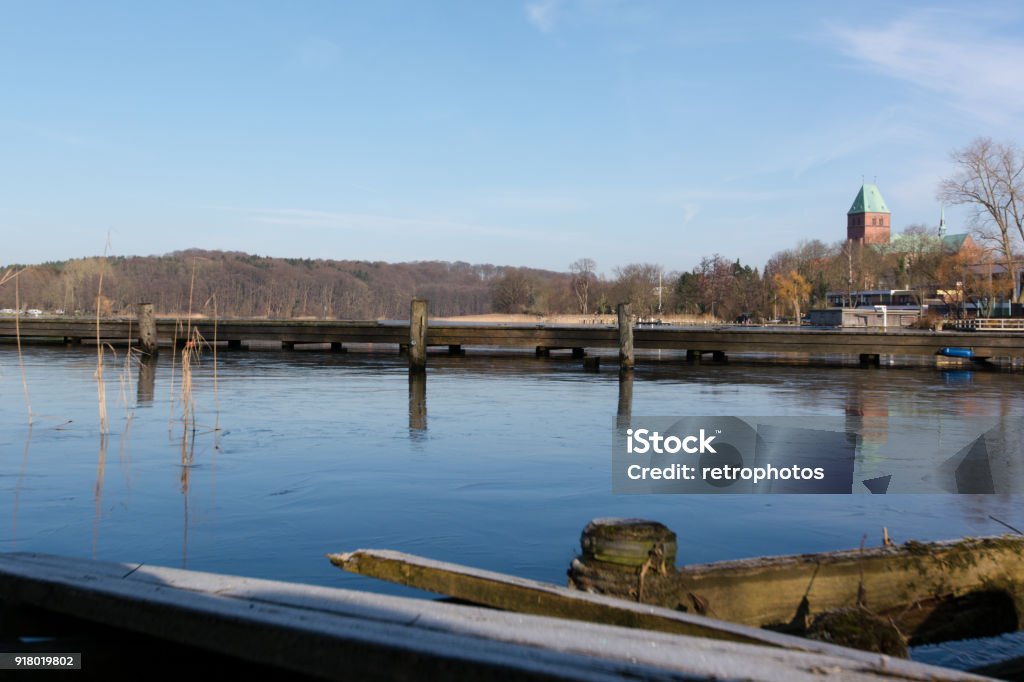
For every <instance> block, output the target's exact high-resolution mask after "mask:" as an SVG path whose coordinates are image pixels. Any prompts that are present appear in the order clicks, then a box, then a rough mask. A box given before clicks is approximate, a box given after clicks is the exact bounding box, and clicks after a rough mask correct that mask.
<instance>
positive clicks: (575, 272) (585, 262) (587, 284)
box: [569, 258, 596, 315]
mask: <svg viewBox="0 0 1024 682" xmlns="http://www.w3.org/2000/svg"><path fill="white" fill-rule="evenodd" d="M595 267H596V264H595V263H594V260H593V259H592V258H580V259H579V260H577V261H575V262H574V263H573V264H572V265H570V266H569V271H570V272H571V273H572V291H573V293H574V294H576V302H577V303H578V304H579V307H580V314H582V315H586V314H587V313H589V312H590V289H591V287H592V285H593V283H594V280H595V279H596V276H595V275H594V268H595Z"/></svg>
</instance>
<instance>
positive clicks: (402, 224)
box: [209, 206, 585, 242]
mask: <svg viewBox="0 0 1024 682" xmlns="http://www.w3.org/2000/svg"><path fill="white" fill-rule="evenodd" d="M209 208H213V209H216V210H220V211H229V212H232V213H239V214H242V215H244V216H245V217H246V218H247V219H248V220H250V221H252V222H255V223H263V224H268V225H282V226H288V227H295V228H312V229H327V230H345V231H354V232H363V231H371V232H374V233H385V234H391V235H395V236H413V235H421V234H425V233H428V232H429V233H432V234H443V235H459V236H470V237H488V238H494V237H499V238H506V239H513V240H530V241H545V242H549V241H556V242H568V241H574V240H578V239H580V238H582V237H584V236H585V235H583V234H581V233H578V232H559V233H557V234H552V233H551V232H547V231H533V230H522V229H517V228H508V227H495V226H492V225H479V224H474V223H465V222H460V221H457V220H449V219H447V218H432V217H415V218H405V217H397V216H388V215H379V214H373V213H348V212H334V211H318V210H310V209H301V208H238V207H232V206H211V207H209Z"/></svg>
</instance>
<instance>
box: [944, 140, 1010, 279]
mask: <svg viewBox="0 0 1024 682" xmlns="http://www.w3.org/2000/svg"><path fill="white" fill-rule="evenodd" d="M951 158H952V160H953V163H954V164H955V166H956V173H955V175H953V177H951V178H948V179H946V180H944V181H943V182H942V184H941V185H939V198H940V199H941V200H942V201H946V202H949V203H951V204H963V205H966V206H969V207H970V208H971V210H972V219H973V222H974V227H975V229H977V230H978V232H979V234H980V235H981V236H983V237H988V238H989V239H990V240H991V241H994V242H995V243H996V245H997V246H996V249H997V251H998V252H999V253H1000V254H1001V255H1002V256H1003V258H1004V261H1005V265H1006V272H1007V274H1008V275H1009V278H1010V282H1011V286H1014V288H1015V289H1016V287H1015V283H1016V281H1017V272H1016V268H1015V266H1014V259H1013V246H1014V243H1015V241H1017V240H1024V154H1022V152H1021V150H1020V149H1019V148H1018V147H1017V146H1016V145H1013V144H1002V143H997V142H993V141H992V140H991V139H989V138H987V137H979V138H978V139H976V140H974V141H973V142H971V144H969V145H968V146H967V147H965V148H964V149H960V150H957V151H955V152H953V153H952V155H951ZM1015 293H1016V294H1017V295H1018V296H1019V295H1020V292H1016V291H1015Z"/></svg>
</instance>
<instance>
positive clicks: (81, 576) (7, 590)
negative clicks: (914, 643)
mask: <svg viewBox="0 0 1024 682" xmlns="http://www.w3.org/2000/svg"><path fill="white" fill-rule="evenodd" d="M0 600H8V601H12V602H15V603H17V604H22V605H27V606H33V607H37V608H40V609H44V610H47V611H51V612H53V613H58V614H64V615H67V616H72V617H76V618H81V619H84V620H87V621H89V622H93V623H98V624H101V625H111V626H115V627H118V628H120V629H122V630H128V631H131V632H135V633H139V634H144V635H147V636H151V637H156V638H161V639H165V640H167V641H169V642H176V643H179V644H186V645H190V646H194V647H199V648H203V649H208V650H212V651H216V652H218V653H220V654H224V655H227V656H233V657H236V658H237V659H239V660H241V661H249V662H253V663H257V664H263V665H271V666H276V667H279V668H283V669H285V670H289V671H294V672H298V673H302V674H307V675H313V676H318V677H321V678H324V679H338V680H348V679H368V680H394V679H406V680H427V681H429V680H441V679H459V680H471V681H475V680H480V681H483V680H503V681H507V682H512V681H516V680H538V681H539V680H545V681H547V682H550V681H551V680H607V681H609V682H611V681H612V680H622V679H632V680H639V679H644V680H664V681H665V682H668V680H690V681H701V680H707V681H709V682H710V680H736V679H744V680H751V681H753V682H820V681H821V680H822V676H823V675H825V674H828V675H831V676H835V677H836V678H841V679H843V680H844V681H849V682H881V680H889V679H892V678H893V677H894V676H895V677H898V678H899V679H900V680H902V681H903V682H925V681H926V680H928V681H931V682H943V681H946V680H949V681H950V682H953V681H957V682H959V681H961V680H963V681H965V682H966V681H967V680H975V681H976V680H978V679H979V678H977V677H974V676H970V675H966V674H964V673H959V672H956V671H952V670H945V669H942V668H937V667H934V666H927V665H921V664H916V663H910V662H907V661H898V660H893V659H889V658H886V657H879V656H872V655H867V654H861V653H859V652H854V651H849V650H845V649H841V648H839V647H834V646H829V645H826V644H818V645H816V646H818V647H820V648H819V649H816V650H814V651H810V650H787V649H785V648H783V647H777V646H776V647H763V646H751V645H746V644H740V643H735V642H723V641H714V640H709V639H699V638H691V637H684V636H679V635H669V634H665V633H660V632H648V631H639V630H630V629H625V628H616V627H610V626H604V625H596V624H592V623H582V622H577V623H573V624H572V627H567V626H566V622H565V621H564V620H559V619H553V618H544V617H539V616H530V615H523V614H514V613H503V612H500V611H495V610H491V609H478V608H471V607H466V606H457V605H453V604H441V603H438V602H431V601H427V600H423V599H408V598H402V597H391V596H387V595H380V594H369V593H360V592H353V591H350V590H340V589H333V588H326V587H317V586H312V585H296V584H292V583H282V582H275V581H270V580H258V579H252V578H243V577H238V576H226V575H214V574H210V573H200V572H195V571H185V570H179V569H170V568H162V567H156V566H146V565H140V564H114V563H107V562H95V561H88V560H81V559H69V558H66V557H52V556H45V555H43V556H41V555H25V554H13V555H11V554H5V555H0ZM771 634H772V633H764V635H765V636H770V635H771ZM779 637H782V636H781V635H780V636H779ZM808 644H809V645H814V643H808ZM83 653H85V652H83ZM88 660H89V659H88V657H87V656H86V657H84V660H83V666H84V667H83V669H87V667H88V665H89V663H88ZM137 672H138V671H137V670H135V669H133V670H132V671H131V673H132V674H137Z"/></svg>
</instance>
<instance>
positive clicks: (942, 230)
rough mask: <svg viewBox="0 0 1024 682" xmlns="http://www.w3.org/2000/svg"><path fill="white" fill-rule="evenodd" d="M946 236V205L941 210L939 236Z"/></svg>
mask: <svg viewBox="0 0 1024 682" xmlns="http://www.w3.org/2000/svg"><path fill="white" fill-rule="evenodd" d="M945 236H946V207H945V206H943V207H942V209H941V211H940V212H939V237H945Z"/></svg>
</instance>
